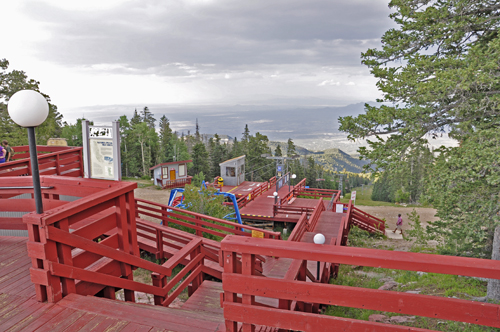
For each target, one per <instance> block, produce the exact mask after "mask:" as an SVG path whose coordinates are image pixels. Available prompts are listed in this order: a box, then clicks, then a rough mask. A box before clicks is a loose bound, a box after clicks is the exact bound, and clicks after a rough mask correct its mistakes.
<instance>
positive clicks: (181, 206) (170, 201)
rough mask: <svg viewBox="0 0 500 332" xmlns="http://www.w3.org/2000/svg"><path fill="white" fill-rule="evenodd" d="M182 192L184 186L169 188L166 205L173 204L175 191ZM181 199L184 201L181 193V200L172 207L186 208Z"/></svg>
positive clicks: (175, 195)
mask: <svg viewBox="0 0 500 332" xmlns="http://www.w3.org/2000/svg"><path fill="white" fill-rule="evenodd" d="M183 192H184V188H174V189H172V190H170V197H169V198H168V204H167V205H168V206H172V204H174V200H175V198H176V197H177V193H183ZM183 201H184V195H182V197H181V202H180V203H179V204H177V205H176V206H174V207H180V208H183V209H184V208H186V205H185V204H183Z"/></svg>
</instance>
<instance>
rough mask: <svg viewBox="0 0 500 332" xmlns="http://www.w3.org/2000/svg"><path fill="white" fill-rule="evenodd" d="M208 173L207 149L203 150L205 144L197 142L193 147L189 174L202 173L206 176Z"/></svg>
mask: <svg viewBox="0 0 500 332" xmlns="http://www.w3.org/2000/svg"><path fill="white" fill-rule="evenodd" d="M209 172H210V164H209V158H208V152H207V149H206V148H205V144H203V143H201V142H198V143H196V144H195V146H194V147H193V168H192V169H191V174H192V175H196V174H199V173H203V174H204V175H206V174H209Z"/></svg>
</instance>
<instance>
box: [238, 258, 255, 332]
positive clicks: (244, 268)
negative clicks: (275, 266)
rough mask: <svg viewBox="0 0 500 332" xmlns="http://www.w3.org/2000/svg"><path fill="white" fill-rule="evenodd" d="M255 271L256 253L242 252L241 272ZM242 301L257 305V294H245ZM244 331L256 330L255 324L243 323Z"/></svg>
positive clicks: (252, 272) (251, 273) (252, 331)
mask: <svg viewBox="0 0 500 332" xmlns="http://www.w3.org/2000/svg"><path fill="white" fill-rule="evenodd" d="M254 271H255V255H252V254H241V273H242V274H243V275H253V274H254ZM242 303H243V304H246V305H255V296H253V295H248V294H243V295H242ZM243 332H255V325H253V324H243Z"/></svg>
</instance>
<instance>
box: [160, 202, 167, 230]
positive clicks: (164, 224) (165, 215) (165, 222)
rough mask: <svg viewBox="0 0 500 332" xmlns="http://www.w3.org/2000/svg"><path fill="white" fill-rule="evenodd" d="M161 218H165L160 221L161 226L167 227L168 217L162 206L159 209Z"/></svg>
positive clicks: (165, 209)
mask: <svg viewBox="0 0 500 332" xmlns="http://www.w3.org/2000/svg"><path fill="white" fill-rule="evenodd" d="M161 216H162V217H165V219H162V224H163V226H166V227H168V215H167V208H166V207H164V206H162V207H161Z"/></svg>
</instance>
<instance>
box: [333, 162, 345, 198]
mask: <svg viewBox="0 0 500 332" xmlns="http://www.w3.org/2000/svg"><path fill="white" fill-rule="evenodd" d="M335 173H337V167H335ZM337 175H338V176H339V190H340V197H343V196H344V195H343V194H342V191H343V187H342V179H343V178H344V176H345V174H342V173H338V174H337Z"/></svg>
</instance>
